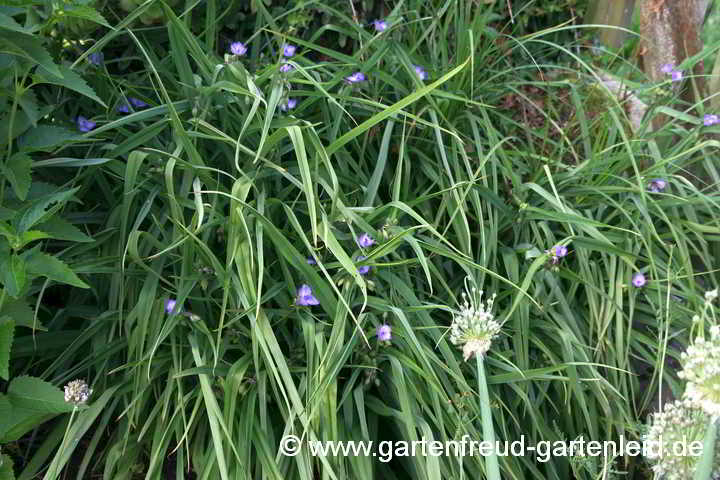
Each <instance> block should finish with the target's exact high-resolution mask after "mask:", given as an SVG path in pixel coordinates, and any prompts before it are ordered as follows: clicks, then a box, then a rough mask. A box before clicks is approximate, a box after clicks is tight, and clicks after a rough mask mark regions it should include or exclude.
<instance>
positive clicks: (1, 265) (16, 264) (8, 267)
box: [0, 254, 27, 298]
mask: <svg viewBox="0 0 720 480" xmlns="http://www.w3.org/2000/svg"><path fill="white" fill-rule="evenodd" d="M25 267H26V265H25V262H23V260H22V258H21V257H20V256H19V255H14V254H13V255H9V256H6V257H5V258H0V282H1V283H2V284H3V286H4V288H5V291H6V292H7V293H8V295H10V296H11V297H15V298H17V297H18V296H19V295H20V292H21V291H22V289H23V288H25V282H26V281H27V271H26V269H25Z"/></svg>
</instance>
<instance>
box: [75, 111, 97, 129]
mask: <svg viewBox="0 0 720 480" xmlns="http://www.w3.org/2000/svg"><path fill="white" fill-rule="evenodd" d="M96 125H97V123H95V122H93V121H92V120H88V119H87V118H85V117H83V116H81V115H78V117H77V127H78V130H80V131H81V132H89V131H90V130H92V129H93V128H95V126H96Z"/></svg>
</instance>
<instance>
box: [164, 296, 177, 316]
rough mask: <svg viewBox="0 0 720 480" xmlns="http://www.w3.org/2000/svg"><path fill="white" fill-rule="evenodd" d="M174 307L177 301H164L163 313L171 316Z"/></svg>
mask: <svg viewBox="0 0 720 480" xmlns="http://www.w3.org/2000/svg"><path fill="white" fill-rule="evenodd" d="M176 305H177V301H176V300H174V299H172V298H170V299H168V300H165V312H166V313H170V314H172V313H173V312H174V311H175V306H176Z"/></svg>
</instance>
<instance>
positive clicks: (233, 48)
mask: <svg viewBox="0 0 720 480" xmlns="http://www.w3.org/2000/svg"><path fill="white" fill-rule="evenodd" d="M230 52H232V54H233V55H238V56H240V55H245V54H246V53H247V45H245V44H244V43H242V42H233V43H231V44H230Z"/></svg>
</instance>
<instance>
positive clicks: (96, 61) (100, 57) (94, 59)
mask: <svg viewBox="0 0 720 480" xmlns="http://www.w3.org/2000/svg"><path fill="white" fill-rule="evenodd" d="M104 61H105V55H104V54H103V53H102V52H93V53H91V54H90V55H88V62H90V63H92V64H93V65H95V66H97V67H99V66H100V65H102V64H103V62H104Z"/></svg>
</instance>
